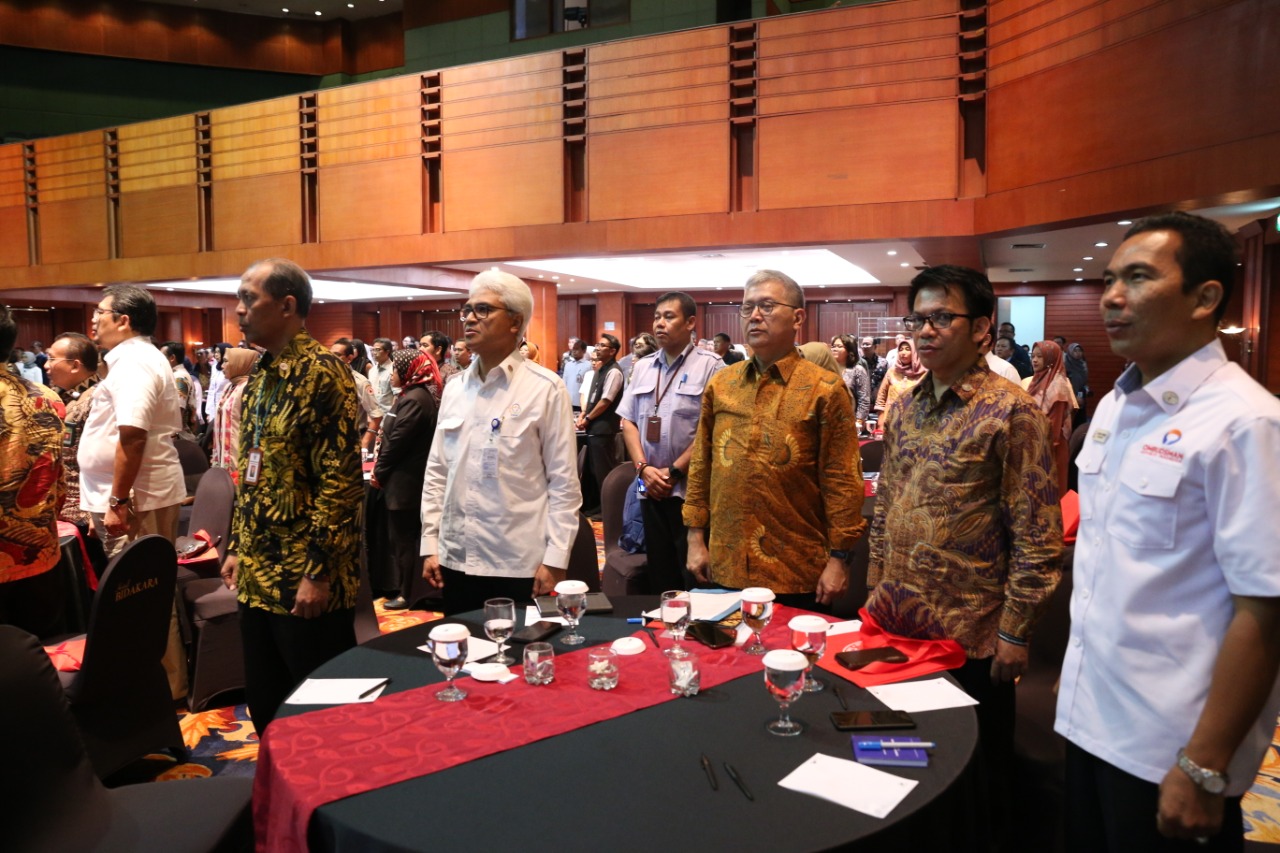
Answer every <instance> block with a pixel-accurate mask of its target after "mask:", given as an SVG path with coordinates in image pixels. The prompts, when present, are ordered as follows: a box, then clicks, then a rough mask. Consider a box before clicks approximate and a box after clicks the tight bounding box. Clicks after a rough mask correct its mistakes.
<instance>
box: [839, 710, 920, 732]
mask: <svg viewBox="0 0 1280 853" xmlns="http://www.w3.org/2000/svg"><path fill="white" fill-rule="evenodd" d="M831 722H832V724H833V725H834V726H835V727H836V728H837V729H839V730H840V731H842V732H874V731H880V730H883V729H914V728H915V727H916V721H915V720H913V719H911V715H910V714H908V713H907V712H906V711H832V712H831Z"/></svg>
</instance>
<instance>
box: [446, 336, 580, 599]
mask: <svg viewBox="0 0 1280 853" xmlns="http://www.w3.org/2000/svg"><path fill="white" fill-rule="evenodd" d="M581 506H582V492H581V489H580V487H579V485H578V470H577V442H576V440H575V438H574V430H573V412H572V410H571V409H570V407H569V395H568V393H567V391H566V390H565V386H564V382H563V381H561V379H560V377H559V376H557V375H556V374H554V373H552V372H551V371H550V370H547V369H546V368H545V367H540V366H538V365H536V364H534V363H533V362H530V361H527V360H526V359H525V358H524V357H523V356H521V355H520V354H519V353H518V352H514V353H512V354H511V355H509V356H507V358H506V359H504V360H503V361H502V363H501V364H499V365H498V366H497V367H494V368H492V369H491V370H490V371H489V373H488V375H487V376H486V377H485V378H484V381H481V380H480V375H479V371H478V370H477V369H476V365H475V364H472V366H471V368H470V369H469V370H467V371H466V372H465V373H464V374H462V378H461V379H459V380H458V381H456V382H450V383H448V384H447V385H445V388H444V396H443V398H442V399H441V401H440V414H439V417H438V419H437V421H436V433H435V437H434V438H433V439H432V442H431V453H430V455H429V456H428V457H427V472H426V479H425V480H424V482H423V485H422V549H421V553H422V555H423V556H428V555H431V554H435V555H437V556H438V558H439V560H440V565H442V566H444V567H445V568H449V569H453V570H454V571H460V572H465V573H466V574H469V575H488V576H496V577H528V578H532V577H533V575H534V573H535V572H536V571H537V569H538V566H539V565H541V564H544V563H545V564H546V565H548V566H551V567H552V568H558V569H563V568H567V567H568V565H569V551H570V550H571V549H572V547H573V540H574V538H575V537H576V536H577V535H578V510H579V509H580V508H581Z"/></svg>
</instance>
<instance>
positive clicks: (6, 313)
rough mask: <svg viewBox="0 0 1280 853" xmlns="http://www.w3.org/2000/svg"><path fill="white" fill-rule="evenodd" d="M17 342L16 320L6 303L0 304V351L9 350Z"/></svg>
mask: <svg viewBox="0 0 1280 853" xmlns="http://www.w3.org/2000/svg"><path fill="white" fill-rule="evenodd" d="M17 342H18V321H17V320H14V319H13V312H12V311H10V310H9V306H8V305H0V352H9V351H10V350H12V349H13V345H14V344H16V343H17Z"/></svg>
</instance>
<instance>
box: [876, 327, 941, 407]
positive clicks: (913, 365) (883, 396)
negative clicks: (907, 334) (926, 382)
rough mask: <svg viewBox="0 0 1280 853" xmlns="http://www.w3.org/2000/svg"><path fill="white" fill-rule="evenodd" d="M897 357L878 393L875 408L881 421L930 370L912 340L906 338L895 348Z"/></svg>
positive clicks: (886, 373)
mask: <svg viewBox="0 0 1280 853" xmlns="http://www.w3.org/2000/svg"><path fill="white" fill-rule="evenodd" d="M894 352H895V354H896V356H897V358H896V360H895V361H894V362H893V363H892V364H891V365H890V366H889V369H888V371H886V372H885V375H884V381H883V382H881V383H880V390H879V392H877V394H876V402H875V410H876V411H877V412H880V413H881V415H880V420H881V423H883V422H884V414H883V413H884V412H887V411H888V410H889V409H890V408H891V407H892V406H893V404H894V402H895V401H896V400H897V399H898V397H900V396H902V394H903V393H904V392H907V391H910V390H911V389H912V388H914V387H915V386H916V384H917V383H918V382H919V381H920V380H921V379H923V378H924V375H925V374H926V373H928V372H929V368H927V367H925V366H924V365H923V364H922V363H921V362H920V356H919V355H917V354H916V345H915V343H913V342H912V341H911V340H909V339H908V340H904V341H901V342H900V343H899V344H898V347H897V349H896V350H894Z"/></svg>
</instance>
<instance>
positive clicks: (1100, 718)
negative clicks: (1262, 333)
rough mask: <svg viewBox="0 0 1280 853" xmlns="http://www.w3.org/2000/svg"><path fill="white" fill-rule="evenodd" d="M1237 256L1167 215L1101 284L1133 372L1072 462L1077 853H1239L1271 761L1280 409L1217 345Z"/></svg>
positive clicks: (1071, 668) (1231, 245)
mask: <svg viewBox="0 0 1280 853" xmlns="http://www.w3.org/2000/svg"><path fill="white" fill-rule="evenodd" d="M1236 256H1237V252H1236V245H1235V241H1234V239H1233V238H1232V236H1231V234H1230V233H1229V232H1228V231H1227V230H1226V229H1225V228H1223V227H1222V226H1221V225H1220V224H1218V223H1216V222H1213V221H1211V220H1208V219H1203V218H1201V217H1198V216H1194V215H1191V214H1187V213H1171V214H1164V215H1159V216H1153V217H1149V218H1147V219H1141V220H1139V221H1137V222H1135V223H1134V225H1133V227H1131V228H1130V229H1129V231H1128V233H1127V234H1126V235H1125V239H1124V241H1123V242H1122V243H1121V244H1120V246H1119V247H1118V248H1117V249H1116V252H1115V255H1114V256H1113V257H1112V258H1111V261H1110V263H1109V264H1108V265H1107V269H1106V271H1105V272H1104V273H1103V278H1102V281H1103V291H1102V298H1101V301H1100V305H1099V308H1100V312H1101V316H1102V323H1103V328H1104V329H1105V331H1106V334H1107V337H1108V338H1109V339H1110V342H1111V349H1112V351H1113V352H1114V353H1115V354H1116V355H1117V356H1119V357H1120V358H1122V359H1124V360H1126V361H1129V362H1131V365H1130V367H1129V368H1128V369H1126V370H1125V372H1124V373H1123V374H1121V376H1120V378H1119V380H1117V382H1116V384H1115V388H1114V389H1113V390H1112V391H1111V393H1110V394H1108V395H1107V396H1106V397H1104V398H1103V399H1102V400H1101V401H1100V402H1099V403H1098V408H1097V411H1096V412H1095V413H1094V416H1093V420H1092V422H1091V423H1090V425H1089V437H1088V438H1087V439H1086V440H1085V442H1084V446H1083V449H1082V450H1081V452H1080V455H1079V457H1078V458H1077V465H1078V466H1079V469H1080V534H1079V539H1078V540H1077V544H1076V553H1075V570H1074V575H1075V582H1074V585H1073V589H1072V598H1071V635H1070V640H1069V642H1068V644H1067V652H1066V657H1065V659H1064V661H1063V664H1062V682H1061V688H1060V690H1059V693H1058V714H1057V721H1056V723H1055V728H1056V730H1057V731H1058V732H1059V733H1060V734H1062V735H1063V736H1064V737H1065V738H1066V739H1067V741H1068V743H1067V759H1066V827H1067V847H1068V849H1071V850H1172V849H1187V850H1236V851H1238V850H1241V849H1243V846H1244V842H1243V839H1242V828H1241V824H1242V819H1241V809H1240V797H1241V795H1242V794H1243V793H1244V792H1245V791H1246V790H1248V788H1249V787H1250V785H1252V783H1253V780H1254V777H1255V775H1256V774H1257V772H1258V768H1259V765H1260V763H1261V762H1262V761H1263V760H1264V758H1266V757H1268V756H1269V755H1270V753H1271V748H1270V747H1271V741H1272V737H1273V735H1274V734H1275V728H1276V714H1277V712H1278V711H1280V685H1278V684H1277V679H1276V673H1277V669H1278V668H1280V572H1277V571H1276V570H1275V567H1276V559H1277V558H1276V555H1277V554H1278V553H1280V526H1278V525H1277V524H1276V523H1275V517H1274V515H1273V512H1274V508H1275V507H1276V506H1277V504H1280V481H1277V479H1276V476H1275V472H1274V471H1273V470H1272V465H1271V463H1274V460H1276V459H1280V402H1278V401H1277V400H1276V398H1275V397H1273V396H1272V395H1271V394H1270V393H1269V392H1268V391H1267V390H1266V389H1265V388H1263V387H1262V386H1261V385H1259V384H1258V383H1257V382H1256V381H1254V380H1253V379H1252V378H1251V377H1250V376H1249V375H1248V374H1246V373H1245V371H1244V370H1243V369H1241V368H1240V366H1239V365H1237V364H1234V363H1232V362H1229V361H1228V360H1227V355H1226V352H1225V350H1224V349H1223V346H1222V343H1221V341H1219V340H1218V337H1217V327H1218V323H1219V322H1220V321H1221V319H1222V316H1223V312H1224V311H1225V309H1226V306H1227V303H1228V302H1229V301H1230V298H1231V290H1232V286H1233V282H1234V280H1235V277H1236ZM1171 839H1175V840H1177V841H1181V842H1184V846H1177V845H1176V844H1174V843H1173V841H1171ZM1193 841H1198V842H1199V845H1197V844H1195V843H1191V842H1193Z"/></svg>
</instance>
